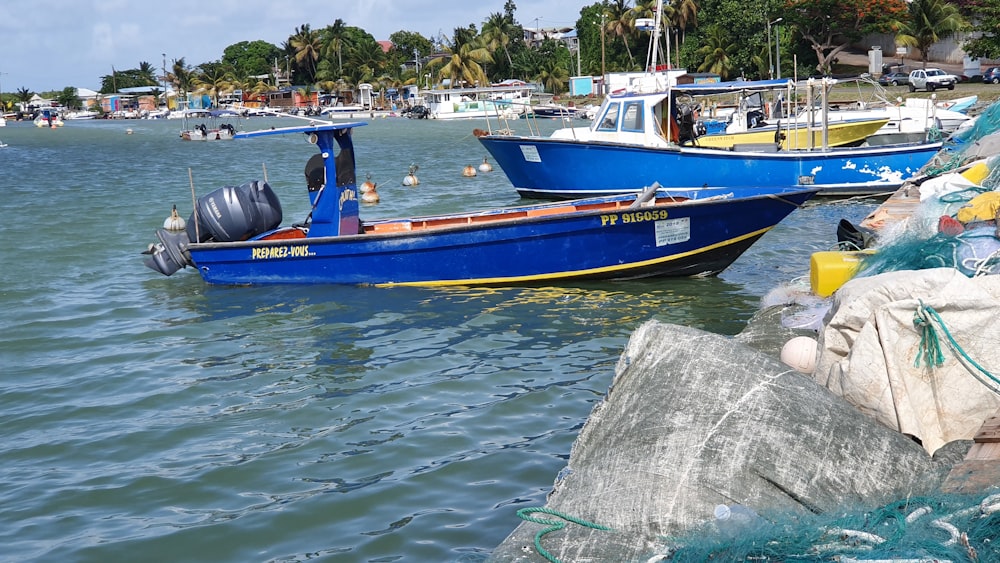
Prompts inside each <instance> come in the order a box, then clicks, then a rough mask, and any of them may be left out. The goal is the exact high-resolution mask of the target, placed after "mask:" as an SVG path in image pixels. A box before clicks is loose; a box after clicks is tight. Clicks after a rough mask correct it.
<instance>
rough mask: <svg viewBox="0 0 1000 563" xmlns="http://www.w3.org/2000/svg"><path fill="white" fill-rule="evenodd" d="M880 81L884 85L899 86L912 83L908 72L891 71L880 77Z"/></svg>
mask: <svg viewBox="0 0 1000 563" xmlns="http://www.w3.org/2000/svg"><path fill="white" fill-rule="evenodd" d="M878 83H879V84H881V85H882V86H899V85H901V84H909V83H910V74H909V73H907V72H890V73H888V74H883V75H882V76H880V77H879V79H878Z"/></svg>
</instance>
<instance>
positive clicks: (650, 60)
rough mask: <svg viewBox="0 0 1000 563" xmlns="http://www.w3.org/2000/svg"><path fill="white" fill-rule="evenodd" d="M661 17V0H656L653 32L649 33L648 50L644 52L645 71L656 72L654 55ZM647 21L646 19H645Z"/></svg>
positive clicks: (658, 43)
mask: <svg viewBox="0 0 1000 563" xmlns="http://www.w3.org/2000/svg"><path fill="white" fill-rule="evenodd" d="M662 18H663V0H656V12H655V13H654V14H653V33H651V34H650V35H649V50H648V51H647V52H646V72H656V56H657V54H659V52H660V25H661V23H662ZM647 21H648V20H647ZM669 49H670V41H669V40H668V41H667V63H669V62H670V51H669Z"/></svg>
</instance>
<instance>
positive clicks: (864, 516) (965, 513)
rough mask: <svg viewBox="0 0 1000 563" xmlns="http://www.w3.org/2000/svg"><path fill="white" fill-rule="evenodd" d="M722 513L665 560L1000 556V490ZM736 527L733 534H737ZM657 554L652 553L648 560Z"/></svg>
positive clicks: (663, 558) (996, 558)
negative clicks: (846, 506)
mask: <svg viewBox="0 0 1000 563" xmlns="http://www.w3.org/2000/svg"><path fill="white" fill-rule="evenodd" d="M725 524H726V522H725V521H723V520H717V521H716V522H710V523H707V524H706V525H704V526H702V527H701V528H699V529H698V530H696V531H694V532H692V533H689V534H686V535H685V536H683V537H676V538H671V539H670V540H669V541H667V542H666V543H668V544H672V545H674V546H675V547H673V548H667V549H666V550H665V551H664V553H662V554H661V555H660V557H659V558H658V560H660V561H676V562H679V563H681V562H689V561H757V562H779V561H841V562H847V561H859V562H860V561H952V562H958V561H1000V541H997V540H998V535H1000V493H997V492H996V490H994V491H992V492H990V493H982V494H979V495H975V496H970V495H946V494H942V495H936V496H925V497H911V498H907V499H901V500H898V501H895V502H890V503H888V504H884V505H882V506H878V507H876V508H873V509H867V510H863V509H862V510H855V511H850V512H838V513H835V514H822V515H816V514H811V515H799V514H794V515H784V516H778V517H776V518H774V519H773V520H772V519H765V518H761V517H759V516H758V517H754V518H752V519H749V520H745V521H743V522H741V523H740V524H739V526H738V528H737V529H735V530H733V529H732V528H727V526H726V525H725ZM734 532H735V535H734ZM652 560H656V559H649V561H652Z"/></svg>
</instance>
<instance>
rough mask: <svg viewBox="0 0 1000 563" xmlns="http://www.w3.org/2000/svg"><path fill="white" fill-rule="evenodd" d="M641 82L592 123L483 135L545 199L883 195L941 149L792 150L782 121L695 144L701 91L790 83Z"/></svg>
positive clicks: (517, 179) (614, 98)
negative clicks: (753, 139)
mask: <svg viewBox="0 0 1000 563" xmlns="http://www.w3.org/2000/svg"><path fill="white" fill-rule="evenodd" d="M643 78H644V80H641V81H637V82H636V83H635V84H634V85H633V87H630V88H626V89H623V90H622V91H621V92H616V93H612V94H610V95H608V96H607V97H606V98H605V100H604V102H603V104H602V105H601V107H600V109H599V110H598V111H597V113H596V114H595V116H594V119H593V121H592V122H591V124H590V125H589V126H587V127H572V128H564V129H559V130H557V131H555V132H554V133H552V135H550V136H548V137H543V136H538V135H527V136H518V135H511V134H509V130H507V129H501V130H498V131H495V132H494V131H486V132H483V131H482V130H480V131H477V132H476V133H477V137H478V138H479V141H480V143H482V145H483V146H484V147H485V148H486V150H487V151H489V153H490V154H491V155H492V156H493V159H494V160H495V161H496V162H497V164H499V166H500V168H502V169H503V171H504V173H505V174H506V175H507V177H508V178H509V179H510V181H511V183H512V184H513V185H514V187H515V188H516V189H517V191H518V193H519V194H520V195H521V196H522V197H532V198H544V199H557V198H576V197H586V196H596V195H609V194H615V193H626V192H633V191H635V190H638V189H641V188H642V187H643V186H648V185H651V184H653V183H654V182H655V183H659V184H660V185H662V186H665V187H679V188H683V187H692V186H708V187H722V186H724V187H729V188H736V187H752V186H762V185H764V186H801V187H805V186H809V187H815V188H818V189H819V190H820V195H864V194H872V193H883V192H889V191H892V190H895V189H896V188H898V187H899V186H901V185H902V184H903V182H904V181H905V180H907V179H908V178H911V177H914V176H916V175H917V173H918V171H919V170H920V168H921V167H922V166H923V165H924V164H926V163H927V162H928V161H929V160H930V159H931V158H932V157H933V156H934V155H935V154H936V153H937V152H938V151H939V150H940V149H941V143H939V142H931V143H910V144H897V145H883V146H859V147H835V148H830V147H829V146H822V145H821V144H820V145H815V146H801V145H799V146H798V147H794V148H788V143H787V142H785V141H786V138H787V139H788V140H791V139H792V138H793V134H792V133H786V132H784V131H783V130H782V128H781V126H780V125H779V126H778V127H776V128H774V130H773V131H772V132H771V134H770V136H771V137H772V138H773V141H772V142H767V143H759V142H757V143H746V144H738V145H734V146H732V147H730V148H711V147H705V146H699V133H701V134H702V135H703V134H704V128H703V127H700V123H699V122H698V115H697V113H698V110H699V109H700V108H699V106H700V104H698V103H697V102H696V101H695V98H694V97H695V96H704V95H707V94H721V93H732V92H741V91H746V90H750V89H764V88H772V89H785V88H792V87H794V86H795V85H794V83H793V82H791V81H788V80H784V81H782V80H770V81H757V82H736V83H721V84H692V85H681V86H676V85H674V86H669V87H668V86H666V85H665V82H666V79H664V80H659V77H657V76H654V75H650V76H647V77H643ZM790 98H791V96H789V97H788V99H790ZM785 115H788V113H787V112H786V114H785ZM791 121H792V120H788V119H786V120H785V122H784V126H785V127H788V126H789V125H790V123H791ZM704 138H706V139H708V138H714V137H704Z"/></svg>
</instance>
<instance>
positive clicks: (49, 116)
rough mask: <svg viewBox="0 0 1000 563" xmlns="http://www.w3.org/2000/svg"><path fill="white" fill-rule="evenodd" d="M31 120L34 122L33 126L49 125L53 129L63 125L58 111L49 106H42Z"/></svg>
mask: <svg viewBox="0 0 1000 563" xmlns="http://www.w3.org/2000/svg"><path fill="white" fill-rule="evenodd" d="M33 121H34V123H35V127H49V128H52V129H55V128H56V127H62V126H63V125H64V123H63V120H62V117H60V116H59V112H58V111H56V110H55V109H50V108H42V109H40V110H38V115H36V116H35V119H34V120H33Z"/></svg>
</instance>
